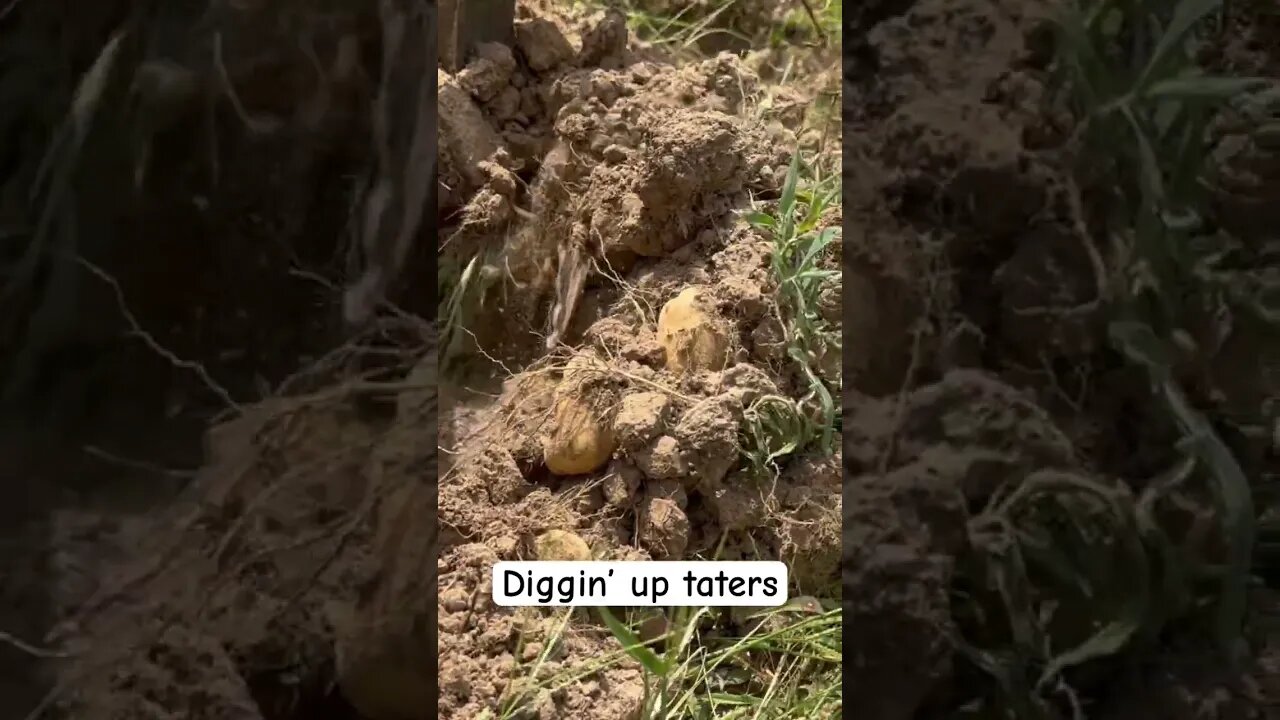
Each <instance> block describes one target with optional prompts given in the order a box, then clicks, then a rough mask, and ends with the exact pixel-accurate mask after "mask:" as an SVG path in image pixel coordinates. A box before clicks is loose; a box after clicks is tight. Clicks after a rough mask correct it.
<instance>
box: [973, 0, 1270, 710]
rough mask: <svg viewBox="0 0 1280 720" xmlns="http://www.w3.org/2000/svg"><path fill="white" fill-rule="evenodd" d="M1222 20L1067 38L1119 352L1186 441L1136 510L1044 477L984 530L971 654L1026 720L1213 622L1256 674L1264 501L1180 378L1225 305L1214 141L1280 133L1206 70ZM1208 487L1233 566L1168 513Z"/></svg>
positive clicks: (1189, 0)
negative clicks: (1255, 575)
mask: <svg viewBox="0 0 1280 720" xmlns="http://www.w3.org/2000/svg"><path fill="white" fill-rule="evenodd" d="M1222 12H1223V3H1222V2H1221V1H1220V0H1219V1H1215V0H1183V1H1182V2H1178V3H1169V2H1155V1H1154V0H1145V1H1139V2H1119V1H1118V0H1090V1H1087V2H1082V3H1077V4H1076V5H1075V6H1074V7H1073V8H1072V10H1071V11H1070V12H1068V13H1066V14H1065V15H1064V17H1063V18H1062V20H1061V23H1060V25H1059V28H1058V29H1059V37H1058V40H1059V43H1058V63H1057V66H1058V70H1059V78H1058V79H1059V82H1060V88H1059V89H1060V90H1061V92H1062V97H1064V98H1065V100H1066V101H1067V102H1068V103H1069V105H1070V107H1071V108H1072V110H1073V111H1074V114H1075V116H1076V120H1077V132H1076V136H1075V137H1074V138H1073V141H1075V142H1076V144H1077V145H1076V148H1075V149H1076V150H1078V151H1079V155H1078V157H1079V161H1080V165H1079V167H1078V168H1076V175H1077V178H1078V182H1079V184H1080V186H1081V187H1083V188H1085V189H1087V190H1088V191H1089V192H1090V193H1091V194H1090V197H1091V198H1094V199H1098V200H1099V202H1100V203H1101V204H1100V205H1099V206H1097V207H1095V208H1091V209H1097V208H1098V207H1101V208H1102V209H1103V210H1104V213H1103V221H1104V223H1103V227H1102V228H1101V232H1102V234H1103V235H1104V237H1102V238H1100V239H1101V240H1103V242H1101V243H1097V244H1099V245H1106V246H1108V247H1109V249H1110V250H1112V251H1113V252H1110V253H1108V257H1109V258H1111V260H1112V262H1111V266H1110V267H1105V268H1100V269H1099V275H1100V277H1099V278H1098V280H1099V282H1098V287H1099V293H1100V298H1099V300H1100V302H1101V303H1102V306H1103V307H1104V309H1105V311H1106V312H1107V313H1108V316H1109V320H1110V330H1109V337H1110V339H1111V341H1112V344H1113V346H1114V347H1115V349H1116V350H1117V351H1118V352H1119V353H1120V354H1121V355H1122V356H1123V357H1125V358H1126V359H1128V360H1129V361H1131V362H1132V363H1134V364H1135V365H1137V366H1139V367H1141V368H1143V369H1144V370H1145V371H1146V373H1147V375H1148V377H1149V378H1150V382H1151V389H1152V394H1151V400H1152V402H1153V403H1154V404H1155V405H1156V407H1160V408H1163V409H1164V411H1165V412H1166V413H1167V415H1168V418H1169V420H1170V425H1171V426H1172V427H1175V428H1178V429H1179V430H1180V431H1181V434H1182V436H1183V440H1182V441H1181V442H1180V443H1179V444H1178V446H1177V447H1176V448H1170V455H1171V456H1173V459H1171V462H1170V465H1171V468H1170V470H1169V471H1168V472H1166V473H1165V474H1164V475H1163V476H1162V477H1159V478H1154V479H1152V480H1150V481H1148V482H1147V483H1146V484H1145V486H1143V487H1141V489H1140V490H1139V491H1137V493H1136V494H1135V492H1134V491H1131V490H1129V488H1128V487H1127V486H1125V485H1123V484H1120V483H1116V484H1114V485H1112V484H1103V483H1100V482H1096V481H1092V480H1086V479H1083V478H1079V477H1075V476H1067V475H1058V474H1039V475H1036V476H1033V477H1032V478H1031V479H1029V480H1027V481H1024V482H1023V483H1022V484H1021V485H1020V486H1018V487H1017V488H1016V489H1014V490H1013V491H1012V492H1007V493H1004V494H999V495H997V497H996V498H994V499H993V500H992V502H991V505H990V507H989V508H988V510H987V511H986V512H984V513H982V514H981V515H979V516H977V517H976V518H975V519H974V521H973V523H972V525H971V528H970V534H971V539H972V540H973V543H972V544H973V547H974V548H975V552H974V553H973V554H972V557H970V558H969V560H968V567H967V568H965V571H964V572H965V573H966V575H967V579H968V581H969V584H970V585H973V586H974V587H975V588H979V590H976V591H974V593H973V594H971V595H969V596H968V597H965V598H962V600H963V601H964V602H965V604H966V605H967V606H968V607H969V608H970V609H973V611H974V612H976V613H978V614H985V617H981V618H968V619H967V622H968V625H969V628H970V632H969V634H970V635H971V636H979V635H980V636H982V637H983V642H982V643H979V642H976V641H974V640H973V638H965V639H963V640H958V643H959V645H960V647H961V648H962V650H963V651H964V652H965V654H966V655H967V656H968V657H969V658H970V660H971V661H972V662H973V663H974V664H975V665H977V666H978V667H980V668H983V669H984V670H986V671H987V672H988V673H989V674H990V675H991V676H992V677H993V678H994V679H995V680H996V684H997V686H998V688H999V692H998V693H997V695H998V698H997V700H996V704H997V705H998V706H1000V707H1001V708H1002V710H1003V712H1004V713H1006V714H1012V715H1014V716H1016V717H1020V718H1033V719H1034V718H1048V717H1058V716H1060V715H1059V714H1058V713H1057V712H1056V710H1055V709H1053V708H1054V707H1056V708H1066V707H1077V702H1078V698H1076V697H1075V693H1074V691H1073V690H1072V688H1071V687H1070V685H1069V684H1068V683H1067V680H1066V678H1065V677H1064V674H1063V673H1064V672H1065V671H1066V670H1067V669H1069V668H1071V667H1073V666H1077V665H1081V664H1085V663H1088V662H1090V661H1093V660H1097V659H1099V658H1102V657H1106V656H1110V655H1115V654H1118V653H1125V652H1130V651H1137V650H1141V649H1142V648H1143V647H1144V646H1146V643H1149V642H1151V641H1153V640H1154V638H1156V637H1157V636H1158V635H1159V634H1160V633H1161V631H1162V630H1164V629H1165V628H1167V627H1168V624H1169V623H1170V622H1171V621H1173V620H1181V621H1184V622H1183V625H1184V626H1185V625H1186V623H1187V622H1193V624H1194V623H1195V622H1196V621H1198V622H1199V625H1200V626H1204V627H1206V628H1207V629H1208V632H1209V634H1210V635H1211V636H1212V638H1213V639H1214V640H1215V641H1216V643H1217V645H1218V647H1219V649H1220V651H1221V652H1222V654H1223V656H1224V658H1225V659H1226V660H1228V661H1233V662H1234V661H1239V660H1241V659H1242V657H1241V655H1242V649H1243V632H1244V622H1245V614H1246V592H1247V587H1248V585H1249V583H1250V582H1251V570H1250V567H1251V562H1252V561H1251V554H1252V552H1253V539H1254V535H1255V532H1256V530H1255V527H1254V525H1255V517H1254V513H1255V511H1254V504H1253V498H1252V489H1251V487H1250V483H1249V481H1248V479H1247V478H1246V477H1245V474H1244V472H1243V471H1242V470H1241V467H1240V464H1239V463H1238V462H1237V460H1236V458H1235V457H1234V456H1233V455H1232V453H1231V451H1230V450H1229V449H1228V448H1227V446H1226V445H1225V444H1224V443H1223V441H1222V439H1221V438H1220V437H1219V436H1218V434H1217V432H1216V431H1215V430H1214V428H1213V425H1212V424H1211V423H1210V422H1209V420H1208V418H1207V417H1205V415H1204V414H1203V413H1202V412H1201V411H1200V410H1198V409H1196V408H1195V407H1193V405H1192V404H1191V402H1190V401H1189V400H1188V397H1187V394H1186V392H1185V390H1184V388H1182V387H1181V386H1180V385H1179V382H1178V380H1177V379H1176V378H1177V374H1176V372H1175V365H1176V358H1177V357H1178V353H1179V352H1180V351H1183V352H1185V349H1186V345H1187V343H1186V341H1185V340H1180V338H1185V337H1187V336H1188V333H1187V332H1186V330H1185V328H1184V326H1185V324H1186V323H1187V318H1188V316H1189V313H1190V307H1189V305H1188V303H1190V302H1195V301H1197V300H1198V299H1200V298H1203V297H1204V296H1205V295H1206V294H1213V293H1216V292H1218V291H1219V290H1220V288H1215V287H1212V286H1211V285H1209V284H1206V280H1205V274H1204V273H1203V272H1201V270H1202V269H1203V267H1204V264H1205V263H1206V262H1208V261H1209V260H1210V259H1211V257H1212V255H1213V253H1214V252H1216V251H1217V250H1219V249H1220V246H1221V245H1222V239H1221V238H1220V237H1218V236H1215V235H1213V234H1212V233H1211V231H1210V228H1209V225H1208V223H1207V222H1206V217H1207V213H1208V209H1207V198H1206V191H1205V179H1206V177H1207V176H1208V175H1209V174H1210V173H1211V172H1212V169H1213V168H1212V166H1211V163H1210V146H1209V142H1208V137H1207V136H1208V131H1209V128H1210V123H1211V122H1213V121H1214V120H1215V118H1217V117H1219V115H1220V114H1221V113H1222V112H1223V111H1234V112H1237V113H1239V114H1241V115H1243V116H1245V117H1246V118H1247V117H1250V116H1253V117H1256V118H1258V119H1262V118H1265V117H1268V113H1269V111H1265V110H1263V108H1264V106H1265V105H1266V104H1267V102H1268V95H1267V93H1268V92H1273V91H1270V90H1269V89H1268V88H1269V87H1270V84H1269V83H1268V82H1266V81H1263V80H1260V79H1257V78H1235V77H1213V76H1210V75H1207V74H1205V73H1204V72H1203V70H1202V69H1201V68H1200V67H1199V66H1198V65H1197V61H1196V58H1197V50H1198V46H1199V44H1200V43H1201V41H1202V40H1203V35H1204V33H1205V32H1206V30H1207V28H1208V26H1210V25H1212V24H1213V23H1214V21H1215V20H1218V19H1219V18H1220V14H1221V13H1222ZM1077 220H1079V222H1078V228H1079V230H1080V231H1081V234H1082V235H1084V237H1082V238H1081V240H1082V241H1086V242H1090V243H1092V242H1094V238H1093V237H1092V235H1093V234H1095V233H1094V230H1095V228H1097V223H1096V222H1095V223H1093V224H1089V223H1087V222H1086V221H1085V218H1077ZM1192 351H1197V352H1201V351H1204V349H1202V348H1194V347H1193V348H1192ZM1179 455H1180V456H1181V457H1178V456H1179ZM1195 483H1199V484H1200V485H1201V486H1203V487H1206V488H1207V489H1208V490H1209V491H1210V495H1211V496H1212V497H1213V498H1214V502H1215V504H1216V507H1215V508H1214V509H1215V511H1216V514H1215V521H1214V523H1215V524H1214V529H1215V530H1217V531H1218V532H1219V533H1220V537H1219V540H1220V542H1221V545H1222V546H1223V547H1224V548H1225V557H1224V559H1223V562H1222V563H1221V564H1218V565H1214V566H1204V565H1203V564H1200V563H1199V562H1198V559H1197V558H1193V557H1188V556H1187V555H1186V554H1185V553H1184V552H1183V551H1182V547H1181V546H1180V545H1179V544H1177V543H1175V542H1174V539H1173V536H1172V534H1171V530H1170V529H1169V528H1166V527H1163V526H1162V525H1161V518H1162V515H1161V513H1160V512H1159V508H1160V506H1161V505H1162V503H1164V502H1166V501H1167V500H1168V498H1169V497H1170V496H1171V495H1173V494H1174V493H1178V492H1181V491H1183V490H1184V489H1186V488H1187V487H1190V486H1192V485H1193V484H1195ZM1178 539H1179V540H1181V538H1178ZM1206 578H1207V579H1208V580H1209V582H1208V583H1207V584H1206V583H1204V582H1198V581H1203V580H1204V579H1206ZM984 591H985V592H986V593H987V596H984V595H983V592H984ZM978 645H983V647H981V648H979V647H978ZM1051 706H1052V707H1051ZM1077 716H1078V713H1077Z"/></svg>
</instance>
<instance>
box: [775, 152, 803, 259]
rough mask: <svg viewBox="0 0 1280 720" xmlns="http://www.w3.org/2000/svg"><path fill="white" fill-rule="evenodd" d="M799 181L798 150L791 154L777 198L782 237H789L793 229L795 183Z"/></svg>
mask: <svg viewBox="0 0 1280 720" xmlns="http://www.w3.org/2000/svg"><path fill="white" fill-rule="evenodd" d="M799 182H800V151H799V150H797V151H796V153H795V154H794V155H792V156H791V166H790V167H789V168H787V179H786V182H784V183H783V184H782V197H781V198H780V199H779V200H778V214H779V215H780V216H781V217H782V233H781V234H782V237H783V238H784V239H787V240H789V239H791V235H792V233H793V232H794V230H795V209H796V185H797V184H798V183H799Z"/></svg>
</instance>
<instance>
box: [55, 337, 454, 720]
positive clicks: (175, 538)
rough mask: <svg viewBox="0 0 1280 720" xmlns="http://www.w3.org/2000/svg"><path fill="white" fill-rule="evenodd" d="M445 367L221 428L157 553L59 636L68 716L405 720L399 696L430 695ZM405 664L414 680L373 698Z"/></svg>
mask: <svg viewBox="0 0 1280 720" xmlns="http://www.w3.org/2000/svg"><path fill="white" fill-rule="evenodd" d="M434 365H435V359H434V356H433V355H428V356H427V357H426V358H425V359H424V360H423V361H422V362H421V363H420V364H419V366H418V368H417V369H415V371H414V372H413V373H411V374H410V375H409V376H408V379H406V380H405V381H403V382H401V383H398V384H388V385H376V384H374V385H361V384H355V385H347V386H343V385H341V384H339V385H334V386H331V387H330V388H329V389H327V390H322V391H318V392H317V393H315V394H314V395H310V396H305V397H301V398H293V399H288V400H279V401H273V402H267V403H263V404H261V405H259V406H256V407H253V408H247V409H246V411H245V414H244V416H243V417H241V418H239V419H236V420H234V421H231V422H229V423H226V424H224V425H221V426H219V427H217V428H215V429H214V430H213V431H211V433H210V435H209V457H210V462H209V463H208V464H207V465H206V466H205V468H204V469H203V470H202V471H201V473H200V476H199V477H198V478H197V479H196V481H195V482H194V483H193V485H192V487H191V488H190V489H189V491H188V492H189V493H190V494H189V497H190V498H191V500H190V501H188V502H186V503H182V504H180V505H179V506H177V507H175V508H174V509H173V510H172V511H170V512H167V513H165V514H164V515H163V516H162V517H160V518H157V520H156V522H155V524H154V526H153V527H151V528H148V529H146V530H145V531H142V532H139V533H138V534H137V536H136V539H137V540H139V541H145V543H146V545H147V546H148V553H147V556H146V557H145V558H143V559H141V560H129V561H128V562H125V563H121V564H119V565H118V566H115V567H112V568H108V569H107V571H106V572H104V573H103V577H104V578H105V581H104V586H103V589H102V590H100V591H99V592H98V593H96V594H95V596H94V597H93V598H91V599H90V601H89V602H87V603H85V604H84V605H83V606H81V607H80V608H78V610H77V612H76V613H75V614H74V615H73V616H72V617H71V618H70V619H69V620H67V621H66V622H64V623H62V624H61V625H60V627H59V628H58V629H57V630H56V631H55V633H53V635H52V636H51V638H50V640H51V641H53V642H58V643H63V642H65V643H66V644H67V645H68V647H69V649H70V650H71V652H72V653H73V654H74V656H75V657H74V662H73V663H72V664H71V665H70V666H69V667H68V668H66V669H65V670H64V673H63V674H62V676H61V677H62V682H61V684H60V686H59V688H58V692H57V693H56V695H55V696H54V698H53V699H55V700H56V701H57V704H58V706H65V708H66V709H68V710H69V711H71V712H73V713H74V712H78V711H80V710H90V709H91V710H92V712H93V715H94V716H95V717H103V718H125V717H128V718H139V717H156V718H160V717H174V716H182V717H193V718H195V717H200V718H218V717H221V718H251V717H263V718H290V717H315V716H317V715H318V714H325V713H327V714H325V715H324V716H326V717H355V715H353V714H351V712H352V711H351V705H354V706H355V707H357V708H359V709H360V710H362V711H364V712H366V713H367V714H368V716H369V717H394V715H385V714H378V713H376V712H374V711H373V710H370V709H368V708H373V707H377V705H376V703H390V704H391V705H392V706H393V707H394V706H396V702H397V701H399V706H400V707H404V703H405V702H406V700H405V699H404V698H395V697H384V696H383V694H382V693H383V691H385V690H386V689H387V688H388V687H391V688H402V687H405V686H408V687H418V688H430V682H429V678H431V676H432V675H433V670H432V668H433V667H434V658H435V634H434V631H433V628H431V627H430V623H429V622H428V623H424V622H423V620H424V619H425V618H428V617H429V614H430V606H429V605H427V604H426V603H427V602H428V600H427V598H428V597H429V595H430V591H431V588H432V587H433V580H434V570H435V562H434V541H435V537H434V528H435V523H434V522H432V521H431V520H432V518H431V517H430V515H431V514H432V512H433V507H434V503H435V498H434V488H433V487H432V484H431V475H432V474H433V471H434V465H435V444H434V442H423V440H424V439H432V438H434V435H435V425H434V415H435V402H434V391H435V382H436V380H435V372H434ZM424 393H426V394H425V395H424ZM397 395H399V398H400V407H399V409H398V411H394V412H392V413H391V415H392V417H391V418H388V419H383V420H376V419H373V418H371V417H370V416H369V415H368V410H367V409H365V407H364V406H367V400H368V399H369V398H370V397H374V398H377V399H378V400H379V402H382V403H386V402H387V401H388V400H392V401H394V400H395V398H396V397H397ZM424 514H425V520H424ZM412 598H417V602H416V604H413V603H411V602H409V601H410V600H411V599H412ZM404 667H413V668H416V670H415V671H414V672H416V673H418V674H417V675H415V683H412V684H400V685H394V684H392V685H379V684H378V683H387V682H388V681H387V680H386V679H385V675H386V674H387V673H389V672H393V671H395V672H404V671H403V670H402V668H404ZM335 678H340V679H341V682H342V688H341V692H342V694H341V695H339V694H338V693H337V692H336V691H334V690H333V684H334V680H335ZM423 692H425V690H423ZM407 702H411V703H413V705H412V706H413V707H422V706H424V705H430V704H431V703H433V702H434V696H433V695H426V694H424V695H419V696H416V697H412V698H409V699H408V700H407Z"/></svg>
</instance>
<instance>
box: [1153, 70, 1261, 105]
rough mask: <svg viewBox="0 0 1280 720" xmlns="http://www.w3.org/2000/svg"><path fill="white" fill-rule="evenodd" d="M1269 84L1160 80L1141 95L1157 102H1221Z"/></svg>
mask: <svg viewBox="0 0 1280 720" xmlns="http://www.w3.org/2000/svg"><path fill="white" fill-rule="evenodd" d="M1269 84H1270V81H1269V80H1267V79H1266V78H1257V77H1243V78H1236V77H1208V76H1192V77H1180V78H1173V79H1172V80H1162V81H1160V82H1158V83H1156V84H1154V85H1152V86H1151V87H1150V88H1148V89H1147V91H1146V92H1145V93H1144V94H1143V97H1146V98H1150V99H1158V100H1166V99H1168V100H1210V101H1214V102H1222V101H1225V100H1230V99H1232V98H1234V97H1237V96H1239V95H1244V94H1246V93H1249V92H1252V91H1254V90H1258V89H1261V88H1263V87H1266V86H1267V85H1269Z"/></svg>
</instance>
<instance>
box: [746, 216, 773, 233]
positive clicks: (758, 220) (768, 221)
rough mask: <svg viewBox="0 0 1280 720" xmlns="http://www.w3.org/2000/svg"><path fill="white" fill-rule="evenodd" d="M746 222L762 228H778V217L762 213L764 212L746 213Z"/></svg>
mask: <svg viewBox="0 0 1280 720" xmlns="http://www.w3.org/2000/svg"><path fill="white" fill-rule="evenodd" d="M747 222H749V223H751V224H752V225H753V226H755V227H758V228H764V229H766V230H777V229H778V219H777V218H775V217H774V216H772V215H770V214H769V213H764V212H753V213H748V214H747Z"/></svg>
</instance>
